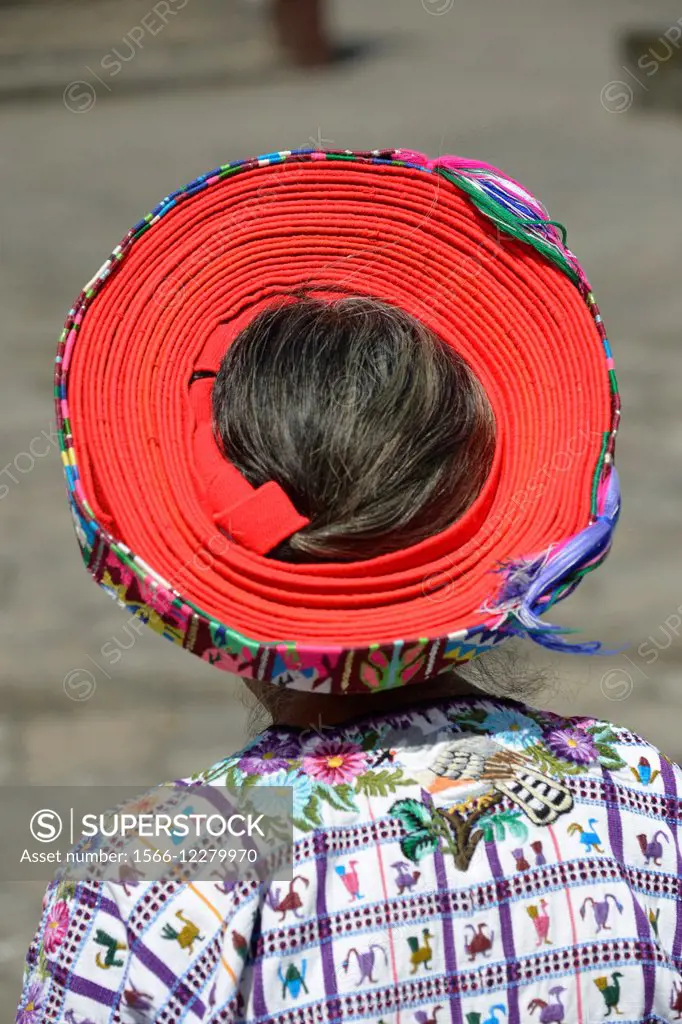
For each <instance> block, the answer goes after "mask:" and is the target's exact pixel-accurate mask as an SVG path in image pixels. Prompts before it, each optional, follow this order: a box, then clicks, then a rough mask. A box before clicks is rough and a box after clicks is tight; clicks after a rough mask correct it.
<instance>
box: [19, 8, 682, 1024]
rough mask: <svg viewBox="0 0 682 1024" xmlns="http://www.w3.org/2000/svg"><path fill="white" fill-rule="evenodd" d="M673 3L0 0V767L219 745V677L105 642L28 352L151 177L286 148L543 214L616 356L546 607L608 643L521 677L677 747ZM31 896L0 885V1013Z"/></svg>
mask: <svg viewBox="0 0 682 1024" xmlns="http://www.w3.org/2000/svg"><path fill="white" fill-rule="evenodd" d="M681 14H682V10H681V9H680V7H679V4H678V3H677V2H668V0H641V2H640V0H599V3H598V4H595V3H594V0H572V2H571V3H570V4H566V3H562V2H560V0H513V2H511V3H510V2H509V0H486V2H485V3H481V2H480V0H336V2H333V0H329V2H328V3H326V4H325V3H322V2H318V0H272V2H265V0H263V2H261V0H160V2H156V3H153V2H152V0H80V2H78V0H71V2H62V0H49V4H46V5H45V6H42V5H39V4H37V3H32V2H30V0H20V2H14V3H8V2H7V0H4V2H3V0H0V40H1V41H0V55H1V58H2V62H1V63H2V66H1V68H0V149H1V152H0V175H1V188H2V198H3V202H2V213H1V214H0V262H1V268H2V273H1V274H0V310H1V316H0V326H1V334H0V344H1V346H2V367H3V372H2V374H1V375H0V421H1V424H2V431H1V439H2V440H1V443H2V452H1V453H0V454H1V456H2V457H1V458H0V463H1V464H2V467H4V468H2V469H1V472H0V496H1V497H0V528H1V533H0V545H1V547H0V651H1V653H0V659H1V662H2V664H1V673H0V700H1V708H0V784H3V785H15V784H18V783H31V784H37V783H59V784H64V785H67V784H90V783H101V784H105V783H111V784H115V783H130V784H133V785H138V784H139V785H140V787H141V788H143V787H144V786H146V785H148V784H153V783H156V782H160V781H162V780H164V779H171V778H177V777H179V776H181V775H183V774H186V773H190V772H191V771H194V770H197V769H199V768H201V767H204V766H206V765H208V764H210V763H212V762H213V761H215V760H217V759H219V758H220V757H222V756H225V755H226V754H228V753H230V752H231V751H232V750H233V749H234V748H236V747H237V746H238V745H239V744H241V743H243V741H244V740H245V738H246V730H247V711H246V709H245V707H244V704H243V703H242V700H241V698H240V696H239V694H240V692H241V689H240V685H239V683H238V681H237V680H235V679H232V678H230V677H228V676H226V675H225V674H223V673H220V672H218V671H216V670H214V669H213V668H210V667H209V666H207V665H206V664H204V663H202V662H201V661H200V660H199V659H197V658H191V657H189V656H186V655H185V654H183V653H181V652H180V651H178V650H177V648H174V647H173V646H172V645H171V644H168V643H163V642H161V640H160V639H159V638H158V637H157V636H155V635H154V634H153V633H152V632H151V631H146V630H145V631H143V632H142V633H141V634H140V635H139V636H137V634H135V633H130V632H129V633H128V634H127V633H126V631H125V628H124V627H125V625H126V623H127V621H128V616H127V615H126V613H124V612H122V611H119V610H118V609H117V608H116V606H115V605H114V604H113V603H112V602H110V601H108V600H107V598H106V597H105V595H104V594H103V593H102V592H100V591H99V590H98V589H97V588H96V587H95V586H94V585H93V584H92V582H91V581H90V580H89V578H88V577H87V575H86V573H85V571H84V570H83V568H82V566H81V562H80V558H79V555H78V551H77V545H76V541H75V538H74V536H73V529H72V525H71V520H70V517H69V514H68V512H67V506H66V501H65V500H64V484H63V480H62V471H61V465H60V460H59V457H58V451H57V448H56V438H55V435H54V430H53V425H52V400H51V385H52V365H51V364H52V358H53V354H54V349H55V346H56V341H57V337H58V335H59V332H60V328H61V325H62V322H63V320H64V317H65V315H66V312H67V311H68V308H69V306H70V304H71V302H72V301H73V299H74V298H75V296H76V295H77V293H78V292H79V290H80V288H81V287H82V285H83V284H84V283H85V282H86V281H87V280H89V279H90V277H91V276H92V275H93V273H94V272H95V271H96V270H97V268H98V267H99V266H100V264H101V263H102V262H103V260H104V259H105V258H106V257H107V255H108V254H109V252H110V251H111V248H112V246H113V245H115V244H116V243H117V242H118V241H119V240H120V238H121V237H122V236H123V235H124V233H125V232H126V231H127V229H128V228H129V227H130V226H131V225H132V224H133V223H135V222H136V221H137V220H138V219H139V218H140V216H142V215H143V214H144V213H145V212H146V211H147V210H149V209H150V208H151V207H152V206H153V205H154V204H155V203H156V202H157V201H158V200H159V199H160V198H161V197H162V196H164V195H166V194H167V193H168V192H169V191H171V190H172V189H174V188H175V187H177V186H178V185H180V184H181V183H184V182H187V181H189V180H190V179H192V178H194V177H195V176H196V175H198V174H200V173H202V172H204V171H206V170H208V169H210V168H212V167H215V166H216V165H218V164H221V163H224V162H227V161H229V160H232V159H235V158H240V157H245V156H249V155H255V154H258V153H263V152H268V151H272V150H277V149H286V148H296V147H301V146H307V145H314V146H318V147H323V148H331V149H338V148H358V149H369V148H376V147H382V148H383V147H393V146H402V147H409V148H413V149H418V150H424V151H426V152H428V153H430V154H431V155H434V156H435V155H437V154H438V153H439V152H446V153H450V152H455V153H460V154H463V155H466V156H476V157H479V158H482V159H483V160H488V161H490V162H492V163H495V164H497V165H499V166H501V167H502V168H504V169H505V170H507V171H508V172H509V173H510V174H511V175H512V176H513V177H515V178H517V179H519V180H520V181H522V182H524V183H525V184H526V185H528V186H529V187H530V188H531V189H532V190H533V191H534V192H536V193H537V194H539V196H540V197H541V198H542V199H543V200H544V201H545V203H546V204H547V205H548V206H549V209H550V211H551V213H552V215H553V216H554V217H555V218H556V219H558V220H560V221H562V222H563V223H565V224H566V225H567V226H568V231H569V236H568V237H569V244H570V245H571V247H572V248H573V249H574V251H575V252H576V253H577V254H578V255H579V257H580V258H581V260H582V262H583V264H584V266H585V267H586V269H587V272H588V275H589V276H590V278H591V280H592V284H593V286H594V289H595V293H596V296H597V300H598V302H599V304H600V306H601V309H602V313H603V314H604V316H605V319H606V323H607V325H608V328H609V336H610V338H611V341H612V343H613V346H614V349H615V353H616V365H617V369H618V371H619V379H620V385H621V389H622V395H623V404H624V413H625V415H624V421H623V427H622V430H621V435H620V442H619V449H618V467H619V470H620V474H621V478H622V483H623V489H624V494H625V502H624V511H623V516H622V520H621V525H620V527H619V530H618V532H617V535H616V543H615V547H614V550H613V553H612V555H611V557H610V559H609V561H608V562H607V564H606V566H605V567H604V569H602V570H601V571H600V572H599V573H597V574H595V575H594V576H592V577H590V578H588V580H587V581H586V582H585V583H584V585H583V586H582V588H581V589H580V590H579V591H578V592H577V594H576V595H575V596H574V597H573V598H572V600H571V601H570V602H568V603H567V604H566V605H565V606H564V607H562V608H561V609H560V610H559V611H558V613H557V617H558V618H559V619H561V620H562V621H563V622H567V623H570V624H572V625H575V626H579V627H582V628H583V629H584V631H585V633H586V634H587V635H588V636H589V637H591V638H594V637H596V638H599V639H602V640H603V641H605V643H606V646H607V647H608V648H610V649H614V650H617V651H619V653H615V654H613V655H610V656H608V657H605V658H566V657H564V658H558V659H555V660H552V661H550V660H549V659H548V658H547V656H545V655H544V654H543V653H542V652H540V653H538V651H536V650H530V651H529V652H528V653H527V657H528V668H527V671H528V672H529V673H531V672H536V671H538V670H539V671H541V672H543V673H544V674H545V676H546V686H545V694H544V695H543V697H542V698H540V699H541V701H542V702H543V703H545V704H547V705H550V706H552V707H554V708H558V709H559V710H562V711H565V712H567V713H569V714H590V715H595V716H603V717H606V718H610V719H612V720H614V721H617V722H621V723H624V724H627V725H628V726H630V727H631V728H634V729H635V730H636V731H638V732H640V733H642V734H644V735H645V736H646V737H647V738H649V739H650V740H652V741H654V742H656V743H658V744H660V745H661V746H662V748H663V749H664V751H666V752H667V753H668V754H669V755H670V756H671V757H673V758H675V759H678V760H679V759H681V758H682V729H681V728H680V724H679V723H680V721H681V719H680V707H681V706H682V694H680V692H679V686H680V671H679V665H680V660H681V659H682V546H681V545H680V518H681V514H682V409H681V403H680V392H681V385H682V347H681V346H680V343H679V341H680V322H681V321H682V288H680V281H679V276H680V270H681V268H682V228H681V224H682V218H681V217H680V194H681V191H682V170H681V169H682V56H681V55H682V17H681ZM112 639H115V640H116V641H117V647H118V648H119V649H120V651H121V657H120V658H119V660H118V661H117V662H116V663H115V664H111V661H110V660H108V659H105V658H104V657H103V656H102V654H101V650H102V647H103V645H105V644H107V642H108V641H111V640H112ZM525 656H526V655H524V657H525ZM494 670H495V671H496V672H500V671H502V672H504V661H503V660H502V662H500V663H498V664H497V665H496V666H495V669H494ZM517 672H518V669H517ZM42 889H43V886H42V885H37V884H34V883H31V884H29V883H17V884H13V885H9V884H8V885H5V886H3V887H2V891H1V892H0V918H1V919H2V922H3V927H2V931H1V933H0V1012H1V1013H2V1016H3V1017H5V1018H7V1019H9V1015H10V1014H13V1011H14V1008H15V1006H16V1002H17V998H18V995H19V988H20V973H21V967H22V962H23V957H24V955H25V951H26V947H27V945H28V942H29V941H30V938H31V936H32V934H33V931H34V930H35V927H36V925H37V923H38V919H39V912H40V897H41V892H42ZM12 1019H13V1018H12Z"/></svg>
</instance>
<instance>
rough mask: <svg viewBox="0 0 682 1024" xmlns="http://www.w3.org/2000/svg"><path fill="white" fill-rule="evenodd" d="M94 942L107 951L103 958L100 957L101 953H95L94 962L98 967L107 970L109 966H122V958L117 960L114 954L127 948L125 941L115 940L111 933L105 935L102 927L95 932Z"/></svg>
mask: <svg viewBox="0 0 682 1024" xmlns="http://www.w3.org/2000/svg"><path fill="white" fill-rule="evenodd" d="M95 942H96V943H97V945H98V946H104V947H105V948H106V951H107V954H106V956H105V957H104V959H102V954H101V953H97V954H96V956H95V963H96V964H97V966H98V967H101V968H103V969H104V970H108V969H109V968H110V967H123V963H124V962H123V960H117V959H116V954H117V953H118V952H120V951H121V950H123V949H126V948H127V947H126V944H125V942H117V941H116V939H114V938H112V936H111V935H107V933H106V932H105V931H104V930H103V929H102V928H98V929H97V931H96V932H95Z"/></svg>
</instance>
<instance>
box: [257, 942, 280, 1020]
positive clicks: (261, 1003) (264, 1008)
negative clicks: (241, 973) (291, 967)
mask: <svg viewBox="0 0 682 1024" xmlns="http://www.w3.org/2000/svg"><path fill="white" fill-rule="evenodd" d="M282 968H283V970H284V965H282ZM252 998H253V1012H254V1015H255V1017H256V1018H257V1019H258V1020H260V1019H261V1018H262V1019H263V1020H267V1019H268V1004H267V1003H266V1001H265V987H264V985H263V957H262V956H259V957H258V959H257V960H256V962H255V963H254V965H253V997H252Z"/></svg>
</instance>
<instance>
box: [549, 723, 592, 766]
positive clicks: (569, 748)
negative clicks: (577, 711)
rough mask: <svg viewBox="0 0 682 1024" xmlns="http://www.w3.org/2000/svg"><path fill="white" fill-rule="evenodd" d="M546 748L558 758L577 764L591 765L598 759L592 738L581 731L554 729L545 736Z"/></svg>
mask: <svg viewBox="0 0 682 1024" xmlns="http://www.w3.org/2000/svg"><path fill="white" fill-rule="evenodd" d="M546 742H547V746H548V747H549V748H550V750H552V751H553V752H554V753H555V754H558V756H559V757H565V758H567V760H569V761H577V762H578V764H592V762H594V761H596V760H597V759H598V757H599V752H598V750H597V748H596V746H595V745H594V741H593V740H592V737H591V736H589V735H587V734H586V733H585V732H583V730H582V729H554V730H552V732H550V733H548V734H547V736H546Z"/></svg>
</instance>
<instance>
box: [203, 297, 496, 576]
mask: <svg viewBox="0 0 682 1024" xmlns="http://www.w3.org/2000/svg"><path fill="white" fill-rule="evenodd" d="M213 412H214V419H215V424H216V430H217V434H218V436H219V438H220V441H221V442H222V446H223V450H224V452H225V455H226V456H227V458H229V459H230V461H231V462H233V463H234V465H235V466H237V467H238V469H239V470H240V471H241V472H242V474H243V475H244V476H245V477H246V479H247V480H248V481H249V483H251V484H252V486H254V487H257V486H259V485H260V484H263V483H265V482H266V481H268V480H275V481H276V482H277V483H278V484H279V485H280V486H281V487H282V488H283V489H284V490H285V491H286V493H287V495H288V496H289V498H290V499H291V501H292V502H293V504H294V505H295V507H296V508H297V510H298V511H299V512H300V513H302V514H303V515H305V516H307V517H308V518H309V519H310V520H311V522H310V525H309V526H306V527H305V528H304V529H302V530H299V531H298V532H297V533H295V534H294V535H293V536H291V537H289V538H288V539H287V540H286V541H284V542H283V543H282V544H280V545H279V546H278V547H277V548H276V549H275V550H274V551H272V552H271V553H270V557H272V558H276V559H279V560H281V561H289V562H319V561H355V560H360V559H365V558H371V557H373V556H375V555H380V554H384V553H386V552H390V551H395V550H397V549H400V548H404V547H407V546H408V545H410V544H415V543H417V542H418V541H420V540H423V539H424V538H426V537H428V536H430V535H431V534H434V533H437V532H439V531H440V530H442V529H444V528H445V527H446V526H448V525H449V524H450V523H452V522H454V521H455V520H456V519H458V518H459V517H460V516H461V515H462V513H463V512H465V511H466V509H467V508H468V507H469V506H470V505H471V504H472V502H473V501H474V499H475V498H476V496H477V495H478V493H479V491H480V489H481V487H482V485H483V482H484V480H485V478H486V476H487V474H488V471H489V469H490V465H491V462H492V457H493V450H494V444H495V426H494V419H493V414H492V410H491V408H490V405H489V404H488V400H487V398H486V396H485V393H484V391H483V388H482V387H481V385H480V383H479V381H478V379H477V378H476V377H475V376H474V374H473V373H472V371H471V370H470V368H469V367H468V365H467V364H466V363H465V362H464V360H463V359H461V358H460V357H459V356H457V355H456V353H454V352H453V351H452V350H451V349H450V348H449V347H448V346H447V345H446V344H445V343H444V342H442V341H441V340H440V339H439V338H438V337H437V336H436V335H435V334H433V333H432V332H431V331H430V330H428V329H427V328H426V327H425V326H424V325H423V324H421V323H419V321H417V320H415V319H414V318H413V317H411V316H409V315H408V314H407V313H404V312H403V311H401V310H399V309H397V308H394V307H393V306H390V305H387V304H386V303H383V302H379V301H376V300H374V299H369V298H350V297H343V298H340V299H338V300H335V301H334V302H332V303H329V302H323V301H320V300H318V299H315V298H311V297H305V296H304V297H303V298H300V299H298V300H297V301H295V302H293V303H290V304H285V305H278V306H275V307H270V308H268V309H266V310H265V311H264V312H262V313H261V314H259V315H258V316H257V317H256V318H255V319H254V320H253V322H252V323H251V324H250V325H249V326H248V327H246V328H245V329H244V330H243V331H242V332H241V333H240V334H239V335H238V337H237V338H236V339H235V341H234V342H233V343H232V345H231V346H230V348H229V349H228V351H227V353H226V355H225V357H224V359H223V361H222V364H221V367H220V371H219V373H218V375H217V378H216V381H215V385H214V388H213Z"/></svg>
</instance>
